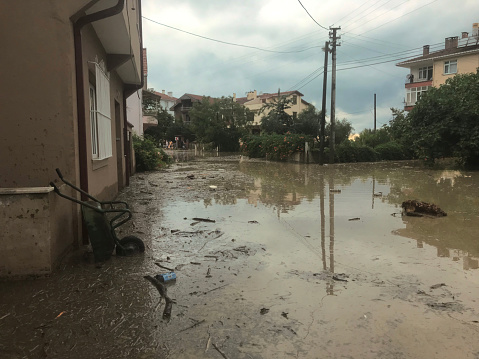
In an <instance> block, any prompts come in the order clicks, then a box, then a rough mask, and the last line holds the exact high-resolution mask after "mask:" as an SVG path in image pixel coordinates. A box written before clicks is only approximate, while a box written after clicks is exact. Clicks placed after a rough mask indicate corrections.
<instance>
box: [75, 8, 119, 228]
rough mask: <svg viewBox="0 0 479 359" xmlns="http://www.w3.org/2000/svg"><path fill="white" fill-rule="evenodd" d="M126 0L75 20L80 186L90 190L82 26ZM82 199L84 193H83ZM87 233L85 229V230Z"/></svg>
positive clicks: (114, 10)
mask: <svg viewBox="0 0 479 359" xmlns="http://www.w3.org/2000/svg"><path fill="white" fill-rule="evenodd" d="M124 6H125V0H118V3H117V4H116V5H115V6H112V7H110V8H107V9H104V10H101V11H98V12H96V13H93V14H89V15H84V16H82V17H80V18H78V19H76V20H75V21H74V22H73V36H74V38H73V41H74V46H75V78H76V94H77V116H78V119H77V120H78V147H79V148H78V152H79V157H80V158H79V160H80V188H81V189H82V190H83V191H85V192H88V155H87V153H88V150H87V140H86V139H87V137H86V136H87V134H86V113H85V83H84V81H83V51H82V36H81V30H82V28H83V27H84V26H85V25H87V24H90V23H92V22H94V21H98V20H102V19H106V18H108V17H111V16H114V15H118V14H119V13H121V12H122V11H123V8H124ZM82 199H83V200H86V198H84V195H82ZM83 232H84V233H86V232H85V231H83Z"/></svg>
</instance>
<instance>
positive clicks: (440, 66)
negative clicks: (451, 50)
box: [432, 53, 479, 87]
mask: <svg viewBox="0 0 479 359" xmlns="http://www.w3.org/2000/svg"><path fill="white" fill-rule="evenodd" d="M451 60H457V74H469V73H475V72H476V71H477V68H478V67H479V53H475V54H471V55H466V56H462V57H451V58H447V59H442V60H436V61H435V62H434V68H433V82H432V85H433V86H434V87H439V86H441V85H442V84H444V83H445V82H446V80H447V79H448V78H451V77H453V76H455V75H457V74H451V75H445V74H444V62H445V61H451Z"/></svg>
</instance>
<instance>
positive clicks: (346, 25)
mask: <svg viewBox="0 0 479 359" xmlns="http://www.w3.org/2000/svg"><path fill="white" fill-rule="evenodd" d="M381 1H382V0H378V1H376V2H375V3H374V4H372V5H371V6H369V7H367V8H366V9H364V10H363V11H361V12H360V13H358V14H356V15H355V16H353V17H352V18H351V19H349V20H348V21H346V24H344V27H345V28H347V27H348V26H350V25H348V23H349V24H354V23H356V22H357V21H358V20H355V21H353V20H354V19H356V18H357V17H358V16H359V15H361V14H363V13H364V12H366V11H368V10H369V9H370V8H372V7H373V6H374V5H376V4H377V3H378V2H381ZM391 1H392V0H388V1H387V2H386V3H384V4H382V5H380V6H378V7H377V8H376V9H373V10H372V11H370V12H368V13H367V14H365V15H363V16H362V17H361V18H360V19H362V18H364V17H365V16H367V15H369V14H370V13H372V12H374V11H375V10H377V9H379V8H380V7H382V6H384V5H386V4H387V3H389V2H391ZM406 1H409V0H406ZM352 21H353V22H352Z"/></svg>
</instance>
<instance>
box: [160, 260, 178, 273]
mask: <svg viewBox="0 0 479 359" xmlns="http://www.w3.org/2000/svg"><path fill="white" fill-rule="evenodd" d="M155 264H156V265H157V266H158V267H160V268H163V269H166V270H169V271H170V272H174V271H175V270H174V269H171V268H168V267H165V266H162V265H161V264H160V263H157V262H155ZM176 268H177V269H178V266H176Z"/></svg>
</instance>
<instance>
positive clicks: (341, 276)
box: [333, 273, 348, 282]
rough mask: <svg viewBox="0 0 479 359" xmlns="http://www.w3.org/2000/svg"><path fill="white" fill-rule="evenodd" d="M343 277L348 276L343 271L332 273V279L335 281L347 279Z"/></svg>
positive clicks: (345, 280)
mask: <svg viewBox="0 0 479 359" xmlns="http://www.w3.org/2000/svg"><path fill="white" fill-rule="evenodd" d="M344 278H348V276H347V275H346V274H344V273H339V274H336V275H333V280H336V281H339V282H347V281H348V280H347V279H344Z"/></svg>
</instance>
